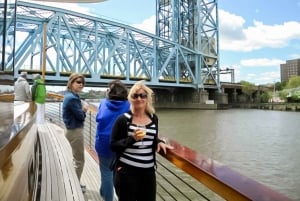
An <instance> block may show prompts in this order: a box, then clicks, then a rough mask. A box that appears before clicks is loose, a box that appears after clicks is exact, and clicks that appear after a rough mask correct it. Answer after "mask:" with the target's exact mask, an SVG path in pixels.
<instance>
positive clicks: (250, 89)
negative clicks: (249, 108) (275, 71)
mask: <svg viewBox="0 0 300 201" xmlns="http://www.w3.org/2000/svg"><path fill="white" fill-rule="evenodd" d="M240 83H241V85H242V92H243V94H246V95H247V96H248V97H249V98H250V100H251V101H252V95H253V93H254V92H255V90H256V86H255V84H253V83H251V82H247V81H241V82H240Z"/></svg>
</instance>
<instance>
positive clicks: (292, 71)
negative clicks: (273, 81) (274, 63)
mask: <svg viewBox="0 0 300 201" xmlns="http://www.w3.org/2000/svg"><path fill="white" fill-rule="evenodd" d="M280 75H281V82H283V81H288V80H289V79H290V78H291V77H293V76H300V59H293V60H287V61H286V63H285V64H280Z"/></svg>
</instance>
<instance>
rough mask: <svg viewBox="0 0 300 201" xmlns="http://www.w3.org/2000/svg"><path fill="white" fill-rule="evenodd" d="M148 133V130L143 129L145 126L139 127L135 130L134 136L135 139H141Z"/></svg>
mask: <svg viewBox="0 0 300 201" xmlns="http://www.w3.org/2000/svg"><path fill="white" fill-rule="evenodd" d="M145 135H146V130H145V129H143V128H137V129H136V130H135V131H134V135H133V138H134V139H135V141H141V140H143V139H144V137H145Z"/></svg>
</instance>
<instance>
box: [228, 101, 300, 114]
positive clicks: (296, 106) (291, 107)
mask: <svg viewBox="0 0 300 201" xmlns="http://www.w3.org/2000/svg"><path fill="white" fill-rule="evenodd" d="M228 108H242V109H263V110H276V111H294V112H300V103H234V104H228Z"/></svg>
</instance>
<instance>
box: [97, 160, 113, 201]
mask: <svg viewBox="0 0 300 201" xmlns="http://www.w3.org/2000/svg"><path fill="white" fill-rule="evenodd" d="M98 157H99V163H100V174H101V187H100V195H101V196H102V197H103V199H104V200H105V201H113V200H114V184H113V172H112V171H111V170H110V164H111V163H112V160H113V157H111V158H110V157H100V156H99V155H98Z"/></svg>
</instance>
